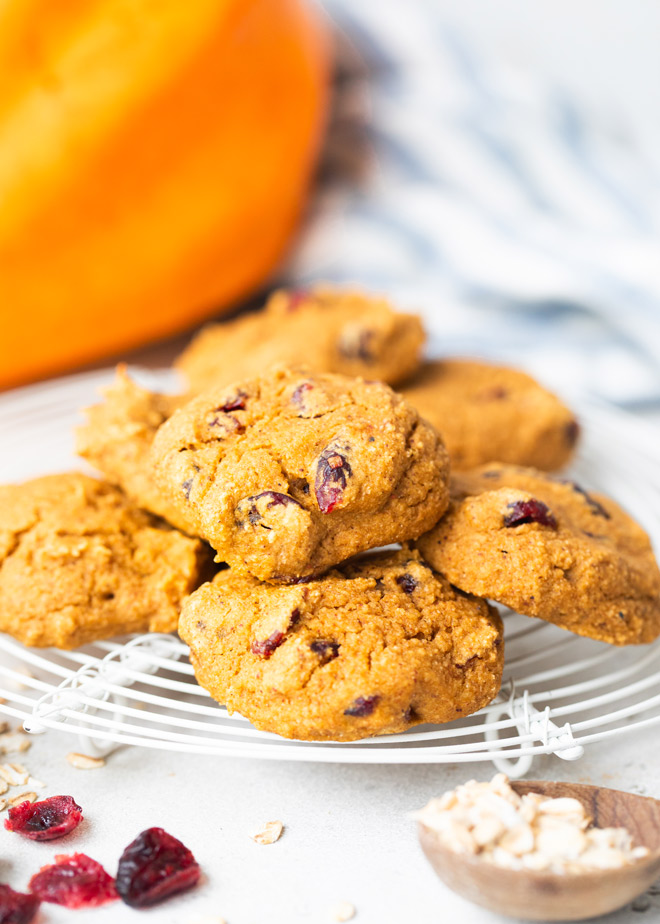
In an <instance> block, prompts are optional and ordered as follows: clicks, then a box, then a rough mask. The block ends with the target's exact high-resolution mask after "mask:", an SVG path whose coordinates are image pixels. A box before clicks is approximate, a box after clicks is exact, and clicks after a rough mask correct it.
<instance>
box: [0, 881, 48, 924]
mask: <svg viewBox="0 0 660 924" xmlns="http://www.w3.org/2000/svg"><path fill="white" fill-rule="evenodd" d="M40 904H41V902H40V900H39V899H38V898H37V896H36V895H26V894H25V893H24V892H14V890H13V889H11V888H10V887H9V886H8V885H3V884H0V924H30V921H32V920H33V919H34V916H35V914H36V913H37V909H38V908H39V905H40Z"/></svg>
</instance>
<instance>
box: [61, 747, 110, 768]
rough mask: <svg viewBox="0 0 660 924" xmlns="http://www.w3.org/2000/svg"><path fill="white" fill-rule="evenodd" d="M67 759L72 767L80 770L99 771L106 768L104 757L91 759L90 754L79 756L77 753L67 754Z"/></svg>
mask: <svg viewBox="0 0 660 924" xmlns="http://www.w3.org/2000/svg"><path fill="white" fill-rule="evenodd" d="M66 759H67V760H68V761H69V763H70V764H71V766H72V767H77V769H78V770H98V769H99V767H105V760H104V759H103V758H102V757H90V755H89V754H77V753H76V752H75V751H71V753H70V754H67V755H66Z"/></svg>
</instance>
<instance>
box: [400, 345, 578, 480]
mask: <svg viewBox="0 0 660 924" xmlns="http://www.w3.org/2000/svg"><path fill="white" fill-rule="evenodd" d="M399 391H400V392H401V394H402V395H403V396H404V398H405V399H406V401H408V402H409V403H410V404H412V405H413V407H416V408H417V410H418V411H419V413H420V414H421V415H422V417H425V418H426V419H427V420H428V421H430V423H432V424H433V426H434V427H435V428H436V429H437V430H438V432H439V433H441V434H442V438H443V440H444V442H445V445H446V447H447V450H448V452H449V458H450V459H451V465H452V470H454V471H455V470H464V469H469V468H473V467H475V466H477V465H483V463H485V462H510V463H513V464H515V465H530V466H534V467H535V468H540V469H543V470H544V471H553V470H554V469H557V468H561V466H562V465H564V464H565V463H566V462H567V461H568V460H569V459H570V457H571V455H572V453H573V450H574V448H575V444H576V442H577V438H578V435H579V427H578V424H577V421H576V420H575V417H574V416H573V414H572V412H571V411H569V409H568V408H567V407H565V406H564V405H563V404H562V403H561V401H559V399H558V398H556V397H555V396H554V395H552V394H551V393H550V392H549V391H546V389H545V388H542V387H541V386H540V385H539V384H538V382H535V381H534V379H533V378H531V376H529V375H526V374H525V373H524V372H519V371H518V370H517V369H510V368H508V367H507V366H495V365H491V364H490V363H485V362H481V361H477V360H468V359H441V360H434V361H432V362H428V363H425V364H424V366H423V367H422V368H421V370H420V371H419V372H418V373H417V375H416V376H415V378H414V379H413V380H412V381H411V382H408V383H406V385H405V386H403V387H402V388H400V389H399Z"/></svg>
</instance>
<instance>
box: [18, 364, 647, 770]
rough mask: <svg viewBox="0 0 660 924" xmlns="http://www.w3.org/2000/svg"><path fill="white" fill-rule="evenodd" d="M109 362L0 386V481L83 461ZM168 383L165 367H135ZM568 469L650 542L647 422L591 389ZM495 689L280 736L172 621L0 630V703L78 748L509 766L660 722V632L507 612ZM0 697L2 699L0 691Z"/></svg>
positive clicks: (161, 384)
mask: <svg viewBox="0 0 660 924" xmlns="http://www.w3.org/2000/svg"><path fill="white" fill-rule="evenodd" d="M112 376H113V373H112V372H111V371H110V370H105V371H102V372H96V373H91V374H85V375H80V376H73V377H71V378H68V379H62V380H60V381H58V382H56V383H48V385H37V386H30V387H29V388H25V389H22V390H20V391H18V392H13V393H11V394H8V395H6V396H4V397H2V398H0V440H1V445H2V447H3V453H2V457H1V459H0V480H1V481H15V480H22V479H25V478H29V477H33V476H35V475H39V474H44V473H46V472H54V471H62V470H65V469H67V468H71V467H80V461H79V460H76V458H75V456H74V454H73V449H72V445H73V444H72V437H71V430H72V427H73V425H74V424H75V422H76V417H77V412H78V409H79V408H80V407H82V406H84V405H86V404H90V403H92V402H93V401H94V400H96V391H97V389H98V387H99V386H100V385H103V384H106V383H108V382H109V381H110V380H111V379H112ZM139 377H140V378H142V380H143V381H146V384H149V385H151V386H152V387H155V388H166V387H167V386H168V385H169V384H171V382H172V380H171V378H170V374H169V373H158V374H155V373H148V374H145V373H142V374H141V375H140V376H139ZM577 410H578V412H579V414H580V417H581V420H582V423H583V427H584V438H583V441H582V445H581V449H580V453H579V458H578V460H577V462H576V464H575V465H574V466H573V468H572V470H571V476H572V477H575V478H576V480H578V481H579V482H580V483H582V484H583V485H584V486H585V487H587V488H595V489H599V490H602V491H604V492H605V493H607V494H610V495H612V496H613V497H615V498H616V499H617V500H618V501H619V502H620V503H621V504H622V505H623V506H624V507H626V508H627V509H628V510H629V511H630V512H631V513H633V514H634V515H635V516H636V517H637V518H638V519H639V520H640V521H641V522H642V524H643V525H644V526H645V528H646V529H647V530H648V532H649V533H650V534H651V537H652V539H653V541H654V545H655V547H656V549H659V548H660V439H658V435H657V434H656V433H654V432H653V430H652V429H651V428H649V427H647V426H646V425H645V424H643V423H641V422H639V421H637V420H635V419H633V418H629V417H628V416H626V415H625V414H622V413H621V412H617V411H614V410H612V409H610V408H604V407H601V406H599V405H594V404H592V403H585V402H580V404H579V405H578V407H577ZM504 621H505V647H506V667H505V673H504V684H503V687H502V692H501V694H500V695H499V696H498V698H497V700H496V701H495V702H494V703H492V704H491V705H490V706H488V707H487V708H485V709H483V710H481V712H479V713H477V714H475V715H473V716H469V717H467V718H465V719H461V720H460V721H458V722H453V723H451V724H448V725H442V726H417V728H415V729H412V730H411V731H409V732H406V733H404V734H400V735H387V736H382V737H377V738H370V739H367V740H364V741H359V742H351V743H348V744H347V743H336V744H335V743H308V742H300V741H286V740H284V739H282V738H279V737H278V736H277V735H272V734H269V733H267V732H261V731H258V730H257V729H255V728H254V727H253V726H252V725H251V724H250V723H249V722H248V721H247V720H245V719H243V718H242V717H240V716H238V715H236V714H234V715H231V716H230V715H229V714H228V713H227V711H226V709H224V708H222V707H221V706H219V705H217V704H216V703H215V702H214V701H213V700H212V699H211V698H210V696H209V695H208V693H206V691H205V690H203V689H202V688H201V687H200V686H198V685H197V683H196V682H195V678H194V675H193V671H192V668H191V666H190V664H189V663H188V660H187V648H186V646H185V645H184V644H183V643H182V642H181V641H180V640H179V639H178V638H176V637H175V636H169V635H142V636H137V637H132V638H127V639H117V640H112V641H109V642H101V643H97V644H94V645H89V646H86V647H84V648H81V649H78V650H77V651H70V652H65V651H59V650H56V649H30V648H26V647H24V646H23V645H21V644H19V643H18V642H16V641H14V640H13V639H11V638H9V637H8V636H4V635H0V698H1V700H0V712H3V713H5V714H7V715H9V716H13V717H14V718H16V719H19V720H20V721H22V722H23V724H24V726H25V728H26V729H27V730H28V731H31V732H34V733H39V732H45V731H46V730H49V729H53V730H58V731H60V732H65V733H69V734H71V733H73V734H77V735H79V736H81V738H82V739H83V741H82V745H81V746H82V747H83V749H84V750H85V751H86V752H87V753H95V754H103V753H108V752H109V751H110V750H112V749H113V748H115V747H117V746H118V745H120V744H133V745H141V746H144V747H151V748H161V749H166V750H168V749H169V750H176V751H185V752H188V753H198V754H223V755H235V756H241V757H254V758H264V759H271V760H307V761H323V762H332V761H343V762H351V763H355V762H361V763H445V762H448V763H458V762H468V761H483V760H491V761H493V763H495V764H496V766H498V767H499V768H500V769H503V770H505V771H506V772H507V773H509V775H510V776H521V775H523V774H524V773H526V772H527V771H528V770H529V769H530V767H531V764H532V761H533V759H534V756H535V755H537V754H555V755H556V756H557V757H560V758H563V759H565V760H576V759H578V758H579V757H581V756H582V754H583V752H584V748H585V746H587V745H588V744H590V743H591V742H593V741H598V740H602V739H605V738H613V737H616V736H618V735H621V734H623V733H632V734H642V733H643V731H644V729H646V728H648V727H650V726H652V725H655V724H657V723H659V722H660V641H659V642H657V643H655V644H653V645H646V646H639V647H630V648H624V649H620V648H613V647H611V646H608V645H604V644H602V643H599V642H593V641H591V640H588V639H581V638H578V637H577V636H574V635H572V634H570V633H568V632H564V631H562V630H561V629H557V628H556V627H554V626H551V625H548V624H546V623H544V622H542V621H540V620H535V619H528V618H526V617H523V616H519V615H517V614H515V613H510V612H506V613H505V614H504ZM2 701H4V702H2Z"/></svg>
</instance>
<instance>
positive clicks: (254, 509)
mask: <svg viewBox="0 0 660 924" xmlns="http://www.w3.org/2000/svg"><path fill="white" fill-rule="evenodd" d="M287 504H295V505H296V507H300V506H301V504H299V503H298V501H297V500H296V499H295V498H293V497H291V495H290V494H281V493H280V492H279V491H262V492H261V494H252V495H251V496H250V497H244V498H243V499H242V500H240V501H239V502H238V504H237V505H236V519H237V521H238V522H239V524H241V525H243V526H244V525H245V521H246V520H247V522H248V523H249V524H250V526H258V525H260V524H261V521H262V520H263V516H262V514H261V512H260V510H259V507H260V506H261V507H262V508H263V509H264V510H272V508H273V507H286V506H287ZM264 528H265V529H270V527H264Z"/></svg>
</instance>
